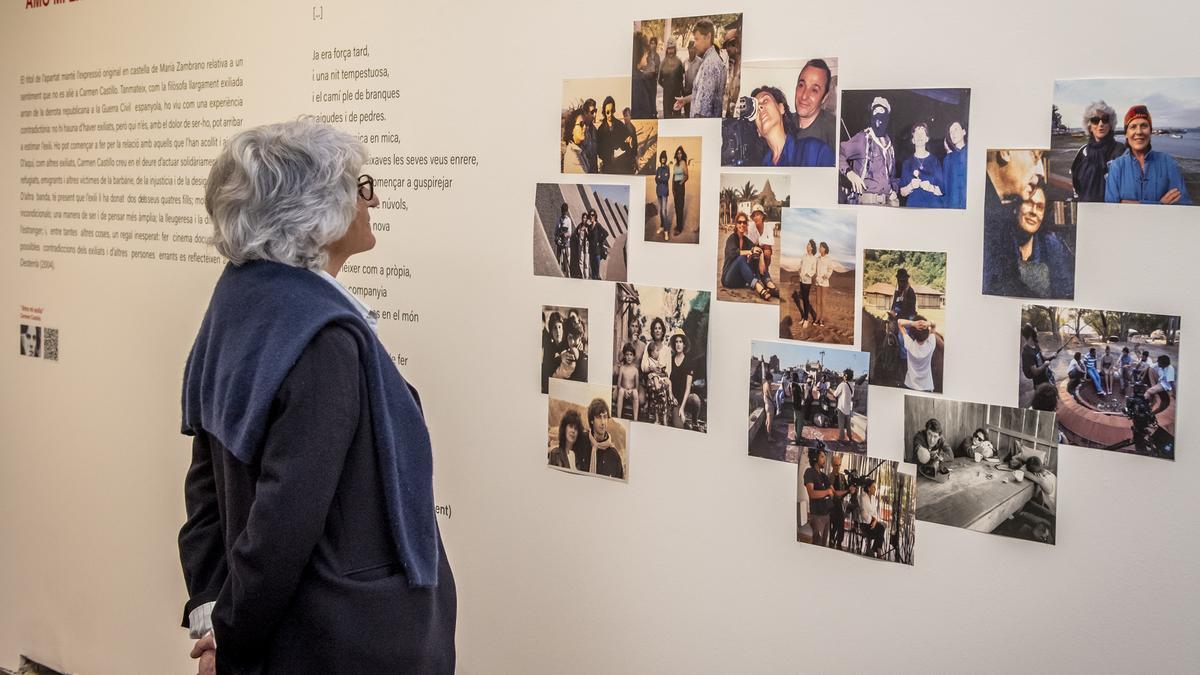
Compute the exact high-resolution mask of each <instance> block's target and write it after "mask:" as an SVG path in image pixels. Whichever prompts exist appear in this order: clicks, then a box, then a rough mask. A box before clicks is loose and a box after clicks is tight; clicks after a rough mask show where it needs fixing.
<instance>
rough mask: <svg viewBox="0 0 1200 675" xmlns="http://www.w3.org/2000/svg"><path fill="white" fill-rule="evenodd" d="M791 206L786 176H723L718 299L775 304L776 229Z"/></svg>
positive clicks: (789, 181) (762, 174)
mask: <svg viewBox="0 0 1200 675" xmlns="http://www.w3.org/2000/svg"><path fill="white" fill-rule="evenodd" d="M791 202H792V197H791V178H790V177H789V176H787V175H786V174H767V173H722V174H721V195H720V208H719V211H720V212H719V214H718V217H717V223H718V228H717V231H718V241H719V242H721V245H720V246H718V247H717V299H718V300H725V301H728V302H749V303H760V304H768V305H773V304H775V303H777V302H778V298H779V294H778V292H777V291H778V287H777V280H778V278H779V273H780V269H779V259H780V256H779V244H778V241H779V237H778V234H779V224H780V218H781V214H782V213H783V211H784V210H785V209H786V208H787V207H788V206H790V205H791ZM743 226H744V227H743Z"/></svg>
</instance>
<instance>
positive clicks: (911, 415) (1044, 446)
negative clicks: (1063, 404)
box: [904, 395, 1059, 544]
mask: <svg viewBox="0 0 1200 675" xmlns="http://www.w3.org/2000/svg"><path fill="white" fill-rule="evenodd" d="M904 437H905V438H906V439H910V442H909V443H908V445H906V446H905V449H904V461H906V462H909V463H912V464H916V465H917V520H920V521H924V522H930V523H939V524H941V525H949V526H951V527H961V528H964V529H967V530H974V531H976V532H989V533H992V534H999V535H1004V536H1008V537H1016V538H1018V539H1027V540H1029V541H1037V542H1041V543H1044V544H1053V543H1054V540H1055V534H1056V527H1057V518H1056V515H1055V514H1056V513H1057V508H1058V507H1057V503H1058V477H1057V475H1058V438H1059V437H1058V428H1057V426H1056V424H1055V416H1054V413H1053V412H1050V411H1040V410H1033V409H1029V408H1008V407H1004V406H999V405H988V404H986V403H968V402H965V401H951V400H947V399H942V398H934V397H931V396H911V395H910V396H905V397H904Z"/></svg>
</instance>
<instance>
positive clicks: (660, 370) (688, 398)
mask: <svg viewBox="0 0 1200 675" xmlns="http://www.w3.org/2000/svg"><path fill="white" fill-rule="evenodd" d="M711 299H712V294H711V293H709V292H708V291H691V290H685V289H680V288H657V287H654V286H635V285H633V284H617V286H616V306H615V310H614V313H613V324H614V334H613V377H612V395H611V400H612V404H613V417H617V418H620V419H628V420H632V421H634V422H648V423H650V424H658V425H662V426H671V427H675V428H677V429H687V430H689V431H697V432H700V433H706V432H707V430H708V320H709V316H708V312H709V305H710V302H711Z"/></svg>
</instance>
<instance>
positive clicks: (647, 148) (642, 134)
mask: <svg viewBox="0 0 1200 675" xmlns="http://www.w3.org/2000/svg"><path fill="white" fill-rule="evenodd" d="M560 122H561V124H560V126H559V131H560V132H561V135H560V138H559V165H560V167H561V170H562V172H563V173H608V174H618V175H625V176H632V175H635V174H652V173H653V172H654V157H655V152H654V151H655V148H656V147H657V144H658V120H656V119H637V118H636V116H635V115H634V114H633V112H632V108H630V105H629V78H628V77H596V78H584V79H573V80H563V89H562V112H561V120H560Z"/></svg>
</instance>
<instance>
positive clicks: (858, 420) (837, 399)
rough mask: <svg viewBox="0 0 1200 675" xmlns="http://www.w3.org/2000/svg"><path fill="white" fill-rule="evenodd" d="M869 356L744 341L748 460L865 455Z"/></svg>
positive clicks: (841, 350)
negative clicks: (809, 453)
mask: <svg viewBox="0 0 1200 675" xmlns="http://www.w3.org/2000/svg"><path fill="white" fill-rule="evenodd" d="M870 362H871V355H870V354H867V353H866V352H856V351H850V350H848V349H825V348H823V347H816V346H809V345H800V344H794V343H788V342H768V341H762V340H753V341H751V343H750V391H749V395H750V417H749V420H748V426H749V448H750V456H752V457H762V458H764V459H774V460H778V461H783V462H792V463H795V462H797V461H799V460H800V458H801V457H803V456H804V453H805V448H811V447H823V448H827V449H829V450H832V451H836V452H850V453H855V454H863V453H865V452H866V451H867V394H868V393H869V390H870V387H869V386H868V385H869V384H870V381H869V380H868V378H867V372H868V371H869V370H870Z"/></svg>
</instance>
